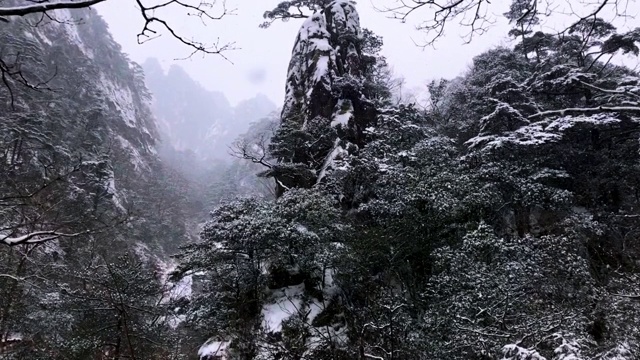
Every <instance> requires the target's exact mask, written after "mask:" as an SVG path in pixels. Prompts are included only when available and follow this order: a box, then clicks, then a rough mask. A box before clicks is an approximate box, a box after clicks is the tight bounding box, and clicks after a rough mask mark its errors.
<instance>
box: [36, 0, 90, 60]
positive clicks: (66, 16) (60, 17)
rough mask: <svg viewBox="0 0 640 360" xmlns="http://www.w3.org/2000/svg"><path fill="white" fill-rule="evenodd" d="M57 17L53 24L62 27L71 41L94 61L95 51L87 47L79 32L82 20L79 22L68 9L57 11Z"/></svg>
mask: <svg viewBox="0 0 640 360" xmlns="http://www.w3.org/2000/svg"><path fill="white" fill-rule="evenodd" d="M55 16H56V19H57V21H54V22H52V23H51V24H56V25H58V26H62V27H63V28H64V31H65V32H66V33H67V36H68V38H69V40H70V41H71V42H72V43H73V44H74V45H76V46H77V47H78V48H79V49H80V51H82V53H83V54H85V55H86V56H87V57H88V58H89V59H93V57H94V55H93V51H91V50H90V49H89V48H87V47H86V46H85V44H84V41H83V40H82V37H81V36H80V33H79V32H78V23H79V21H80V20H77V19H76V17H74V16H73V14H72V13H71V11H69V10H68V9H59V10H55ZM47 40H48V39H47Z"/></svg>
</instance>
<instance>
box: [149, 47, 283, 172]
mask: <svg viewBox="0 0 640 360" xmlns="http://www.w3.org/2000/svg"><path fill="white" fill-rule="evenodd" d="M143 67H144V71H145V74H146V79H147V85H148V87H149V89H150V90H151V92H152V93H153V112H154V114H155V116H156V117H157V119H158V125H159V128H160V132H161V133H162V136H163V140H166V141H167V142H169V143H170V144H171V145H172V146H173V147H174V148H175V149H176V150H179V151H193V152H194V153H195V154H196V156H197V157H198V158H199V159H200V160H206V159H221V158H226V157H227V153H228V146H229V145H231V144H232V142H233V140H234V139H236V138H237V136H238V135H240V134H242V133H244V132H245V131H246V130H247V129H248V127H249V124H250V123H251V122H253V121H257V120H259V119H261V118H263V117H264V116H266V115H268V114H269V113H270V112H272V111H274V110H275V109H276V106H275V104H273V103H272V102H271V101H270V100H269V99H268V98H267V97H266V96H264V95H262V94H260V95H257V96H255V97H253V98H251V99H247V100H244V101H242V102H240V103H239V104H238V105H237V106H232V105H231V104H230V103H229V101H228V100H227V98H226V97H225V95H224V94H223V93H221V92H218V91H209V90H207V89H205V88H204V87H202V86H201V85H200V84H199V83H198V82H197V81H195V80H194V79H192V78H191V77H190V76H189V75H188V74H187V73H186V72H185V71H184V70H183V69H182V68H181V67H180V66H178V65H172V66H171V67H170V68H169V69H168V71H167V72H165V71H164V70H163V69H162V66H161V65H160V63H159V62H158V60H156V59H154V58H150V59H148V60H147V61H145V63H144V64H143Z"/></svg>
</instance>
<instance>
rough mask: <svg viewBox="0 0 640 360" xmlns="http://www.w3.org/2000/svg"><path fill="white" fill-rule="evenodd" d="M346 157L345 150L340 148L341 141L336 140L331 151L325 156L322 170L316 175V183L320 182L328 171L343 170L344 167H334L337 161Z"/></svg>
mask: <svg viewBox="0 0 640 360" xmlns="http://www.w3.org/2000/svg"><path fill="white" fill-rule="evenodd" d="M347 155H348V152H347V150H345V149H344V148H343V147H342V141H341V140H340V139H336V140H335V142H334V144H333V150H332V151H331V153H329V155H328V156H327V158H326V160H325V162H324V164H323V165H322V168H321V169H320V174H319V175H318V182H320V181H321V180H322V179H323V178H324V177H325V175H326V173H327V171H328V170H330V169H345V167H346V165H343V166H336V165H337V163H338V161H339V160H342V158H343V157H346V156H347Z"/></svg>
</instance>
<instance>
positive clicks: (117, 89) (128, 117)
mask: <svg viewBox="0 0 640 360" xmlns="http://www.w3.org/2000/svg"><path fill="white" fill-rule="evenodd" d="M100 82H101V85H102V86H101V89H102V90H103V91H104V92H105V93H106V95H107V99H109V100H110V103H111V104H112V106H115V107H116V109H117V110H118V111H119V112H120V114H121V115H122V119H123V120H124V122H125V124H127V126H129V127H136V124H137V120H136V107H135V103H134V100H133V94H132V93H131V90H130V89H129V88H127V87H123V86H119V85H117V84H115V83H114V82H113V81H112V80H110V79H108V78H107V77H106V76H105V75H104V74H100Z"/></svg>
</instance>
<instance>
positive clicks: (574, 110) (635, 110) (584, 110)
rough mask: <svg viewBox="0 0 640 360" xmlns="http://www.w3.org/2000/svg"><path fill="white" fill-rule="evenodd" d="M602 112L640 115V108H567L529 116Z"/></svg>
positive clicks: (530, 117) (532, 117) (531, 117)
mask: <svg viewBox="0 0 640 360" xmlns="http://www.w3.org/2000/svg"><path fill="white" fill-rule="evenodd" d="M602 112H631V113H639V114H640V106H598V107H595V108H566V109H560V110H548V111H541V112H539V113H536V114H533V115H531V116H529V119H537V118H541V117H545V116H556V115H557V116H565V115H574V114H583V115H589V114H598V113H602Z"/></svg>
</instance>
